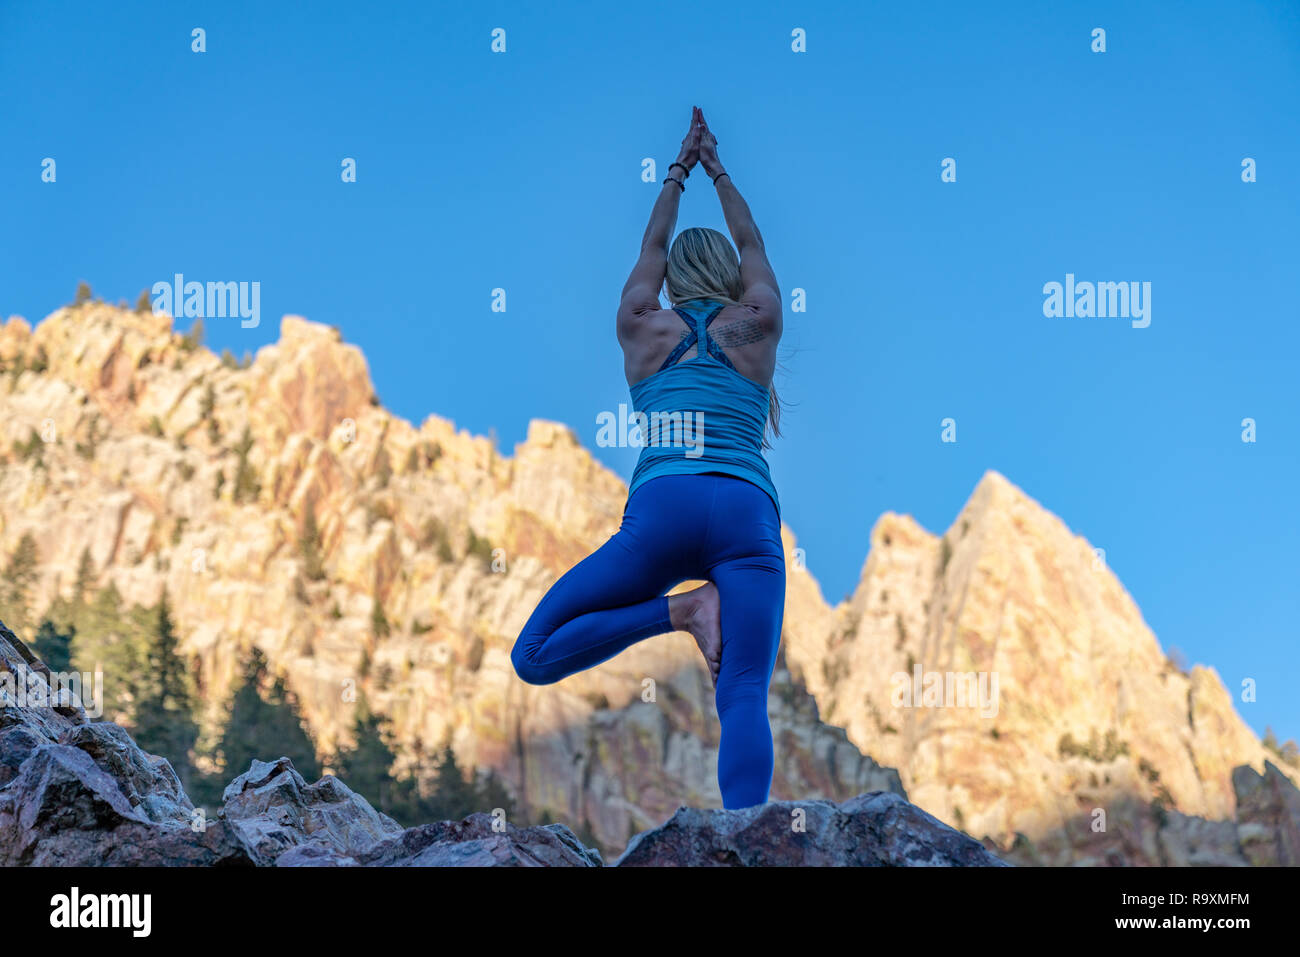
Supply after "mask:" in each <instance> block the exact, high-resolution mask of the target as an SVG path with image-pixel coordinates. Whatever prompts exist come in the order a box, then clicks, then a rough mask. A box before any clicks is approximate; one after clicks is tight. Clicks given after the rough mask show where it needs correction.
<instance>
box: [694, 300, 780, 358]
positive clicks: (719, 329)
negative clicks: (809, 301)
mask: <svg viewBox="0 0 1300 957" xmlns="http://www.w3.org/2000/svg"><path fill="white" fill-rule="evenodd" d="M709 334H710V335H711V336H712V337H713V338H714V339H716V340H717V341H718V343H719V345H722V346H733V347H739V346H749V345H754V344H755V343H759V342H770V343H771V344H772V345H773V346H775V344H776V342H775V340H776V339H779V338H780V336H781V304H780V301H779V300H778V301H776V302H774V303H772V304H768V303H761V304H750V303H741V304H740V305H738V306H732V305H728V306H726V307H725V308H724V309H723V310H722V312H720V313H718V318H717V319H715V320H713V325H712V326H710V327H709Z"/></svg>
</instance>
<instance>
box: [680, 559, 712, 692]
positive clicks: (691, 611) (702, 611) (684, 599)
mask: <svg viewBox="0 0 1300 957" xmlns="http://www.w3.org/2000/svg"><path fill="white" fill-rule="evenodd" d="M721 612H722V605H721V602H720V601H719V598H718V586H717V585H715V584H713V582H709V583H708V584H705V585H701V586H700V587H699V588H696V589H693V590H692V591H688V592H686V593H684V594H681V595H669V596H668V617H669V618H670V619H671V622H672V626H673V628H674V629H676V630H677V631H686V632H690V634H691V637H692V638H694V639H695V644H697V645H698V646H699V648H700V654H702V655H704V663H705V664H707V665H708V666H709V677H710V678H711V679H712V680H713V687H714V688H715V689H716V688H717V687H718V672H719V670H720V669H721V668H722V613H721Z"/></svg>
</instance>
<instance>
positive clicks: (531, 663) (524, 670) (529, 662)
mask: <svg viewBox="0 0 1300 957" xmlns="http://www.w3.org/2000/svg"><path fill="white" fill-rule="evenodd" d="M510 663H511V664H512V665H514V668H515V674H517V675H518V676H519V679H520V680H521V681H523V682H524V683H525V684H530V685H549V684H553V683H554V682H555V679H554V678H553V677H552V676H551V675H550V673H549V671H548V670H547V668H546V667H545V666H544V665H541V664H539V663H538V662H537V661H535V660H534V659H533V657H532V656H531V655H530V654H529V653H528V651H527V650H526V647H525V642H524V640H523V636H520V639H519V640H518V641H516V642H515V646H514V648H512V649H511V650H510Z"/></svg>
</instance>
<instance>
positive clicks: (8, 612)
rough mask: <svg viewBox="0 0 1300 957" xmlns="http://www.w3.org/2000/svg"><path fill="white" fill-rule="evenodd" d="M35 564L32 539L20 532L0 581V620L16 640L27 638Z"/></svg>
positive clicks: (36, 562)
mask: <svg viewBox="0 0 1300 957" xmlns="http://www.w3.org/2000/svg"><path fill="white" fill-rule="evenodd" d="M38 562H39V555H38V554H37V550H36V539H35V538H33V537H32V533H31V532H24V533H23V536H22V538H20V539H19V540H18V547H17V548H16V549H15V550H14V553H13V555H12V556H11V557H10V559H9V564H8V565H7V566H6V567H5V571H4V579H3V581H0V600H2V601H3V605H2V606H0V620H3V621H4V622H5V624H7V625H8V626H9V627H10V628H11V629H12V630H13V632H14V634H16V635H18V636H19V637H20V638H22V637H24V636H26V637H27V638H31V634H30V629H31V626H32V621H31V617H30V616H31V599H32V589H33V588H34V587H35V585H36V572H37V564H38Z"/></svg>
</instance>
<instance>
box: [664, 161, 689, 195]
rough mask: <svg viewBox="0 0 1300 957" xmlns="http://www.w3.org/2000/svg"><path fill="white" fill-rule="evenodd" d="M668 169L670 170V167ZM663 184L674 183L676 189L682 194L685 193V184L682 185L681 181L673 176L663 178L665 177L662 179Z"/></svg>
mask: <svg viewBox="0 0 1300 957" xmlns="http://www.w3.org/2000/svg"><path fill="white" fill-rule="evenodd" d="M669 169H672V167H671V166H670V167H669ZM664 182H665V183H676V184H677V187H678V188H679V189H680V190H681V191H682V192H683V193H684V192H686V186H685V184H683V183H682V181H681V180H680V179H678V178H677V177H675V176H665V177H664Z"/></svg>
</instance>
